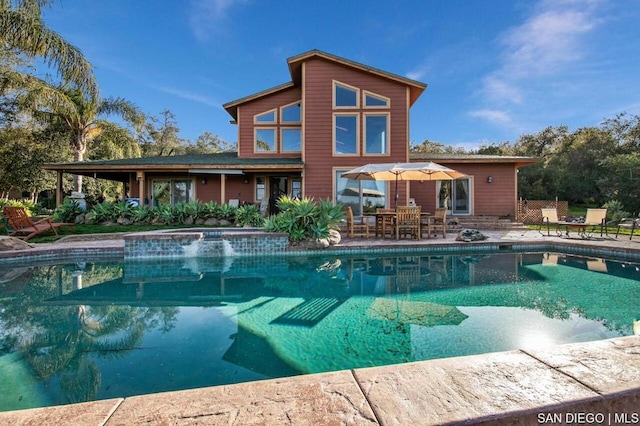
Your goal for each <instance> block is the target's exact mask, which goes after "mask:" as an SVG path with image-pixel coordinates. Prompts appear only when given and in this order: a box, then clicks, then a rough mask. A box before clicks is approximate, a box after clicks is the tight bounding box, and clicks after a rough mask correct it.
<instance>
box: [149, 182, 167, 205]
mask: <svg viewBox="0 0 640 426" xmlns="http://www.w3.org/2000/svg"><path fill="white" fill-rule="evenodd" d="M152 198H153V199H152V200H151V202H152V203H153V206H154V207H157V206H166V205H169V204H171V181H169V180H154V181H153V194H152Z"/></svg>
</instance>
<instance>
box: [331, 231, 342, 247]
mask: <svg viewBox="0 0 640 426" xmlns="http://www.w3.org/2000/svg"><path fill="white" fill-rule="evenodd" d="M340 241H342V235H341V234H340V231H338V230H336V229H331V230H329V245H330V246H335V245H336V244H340Z"/></svg>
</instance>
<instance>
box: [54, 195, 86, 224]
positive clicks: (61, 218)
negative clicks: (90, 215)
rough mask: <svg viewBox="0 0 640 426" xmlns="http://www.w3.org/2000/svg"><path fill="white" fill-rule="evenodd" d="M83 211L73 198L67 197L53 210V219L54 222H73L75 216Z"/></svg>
mask: <svg viewBox="0 0 640 426" xmlns="http://www.w3.org/2000/svg"><path fill="white" fill-rule="evenodd" d="M82 213H84V210H83V209H82V208H80V204H78V203H77V202H76V201H74V200H69V199H67V200H66V201H65V202H64V203H62V204H60V205H59V206H58V207H57V208H56V210H55V212H53V220H54V221H56V222H71V223H73V222H75V220H76V217H77V216H78V215H79V214H82Z"/></svg>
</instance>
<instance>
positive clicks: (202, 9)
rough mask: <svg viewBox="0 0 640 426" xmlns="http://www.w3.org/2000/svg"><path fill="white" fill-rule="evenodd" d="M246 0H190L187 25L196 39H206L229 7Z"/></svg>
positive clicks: (227, 12) (223, 17)
mask: <svg viewBox="0 0 640 426" xmlns="http://www.w3.org/2000/svg"><path fill="white" fill-rule="evenodd" d="M243 3H246V0H192V1H191V3H190V10H189V25H190V27H191V31H192V32H193V34H194V36H195V37H196V39H198V40H200V41H207V40H209V39H210V38H211V33H212V31H214V30H216V29H217V28H219V25H220V22H221V21H223V20H224V19H225V18H226V17H227V16H228V14H229V11H230V9H232V8H233V7H234V6H237V5H239V4H243Z"/></svg>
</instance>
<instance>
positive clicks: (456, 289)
mask: <svg viewBox="0 0 640 426" xmlns="http://www.w3.org/2000/svg"><path fill="white" fill-rule="evenodd" d="M638 269H639V268H638V265H637V264H635V263H629V262H622V261H615V260H608V259H607V260H603V259H596V258H586V257H580V256H575V255H568V254H561V253H549V252H539V253H466V254H462V253H461V254H457V255H449V254H442V253H439V254H427V253H424V254H420V253H411V254H410V255H405V254H402V255H397V254H394V255H393V256H383V255H379V254H376V255H367V256H364V255H335V256H310V257H302V256H289V257H287V256H272V257H246V258H243V257H240V258H215V259H203V258H186V259H178V260H176V259H174V260H162V261H151V260H150V261H130V262H125V263H122V262H103V263H100V262H88V263H70V264H57V265H46V266H40V267H29V266H25V267H15V266H14V267H11V268H9V267H6V268H4V269H1V270H0V283H1V284H0V295H1V297H0V339H1V340H0V345H1V346H0V347H1V348H2V350H1V352H0V377H2V379H3V380H2V381H0V395H2V396H0V410H3V411H4V410H13V409H20V408H27V407H36V406H48V405H57V404H65V403H72V402H80V401H88V400H95V399H105V398H112V397H124V396H129V395H136V394H143V393H151V392H160V391H166V390H177V389H186V388H194V387H201V386H211V385H219V384H226V383H237V382H243V381H251V380H260V379H265V378H271V377H283V376H290V375H297V374H308V373H315V372H321V371H332V370H341V369H348V368H359V367H367V366H374V365H385V364H394V363H402V362H410V361H417V360H425V359H433V358H441V357H449V356H459V355H470V354H477V353H484V352H493V351H503V350H509V349H514V348H526V347H531V346H534V347H540V346H543V345H546V344H557V343H569V342H578V341H589V340H599V339H604V338H609V337H615V336H625V335H631V334H633V326H634V321H636V320H637V319H638V318H637V316H638V315H639V313H638V311H637V306H639V303H638V302H640V281H639V279H640V272H638Z"/></svg>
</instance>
